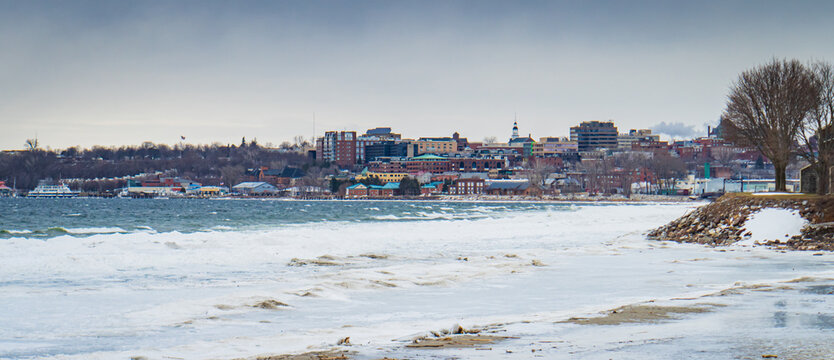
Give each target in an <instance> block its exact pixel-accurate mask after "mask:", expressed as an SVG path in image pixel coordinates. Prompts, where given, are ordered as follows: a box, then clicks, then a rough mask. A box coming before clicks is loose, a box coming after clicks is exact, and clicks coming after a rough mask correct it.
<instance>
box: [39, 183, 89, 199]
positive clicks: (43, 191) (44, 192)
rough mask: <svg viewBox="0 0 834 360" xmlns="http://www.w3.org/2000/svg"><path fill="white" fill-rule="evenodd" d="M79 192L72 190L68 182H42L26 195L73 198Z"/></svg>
mask: <svg viewBox="0 0 834 360" xmlns="http://www.w3.org/2000/svg"><path fill="white" fill-rule="evenodd" d="M78 194H79V192H78V191H72V190H70V188H69V186H67V185H66V184H58V185H47V184H44V183H41V184H39V185H38V187H36V188H35V190H32V191H30V192H29V194H28V195H26V196H27V197H32V198H72V197H76V196H78Z"/></svg>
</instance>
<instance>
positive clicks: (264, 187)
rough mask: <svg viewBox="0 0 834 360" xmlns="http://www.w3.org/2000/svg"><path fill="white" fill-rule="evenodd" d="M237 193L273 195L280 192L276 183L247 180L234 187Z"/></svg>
mask: <svg viewBox="0 0 834 360" xmlns="http://www.w3.org/2000/svg"><path fill="white" fill-rule="evenodd" d="M232 190H233V191H234V192H235V193H238V194H241V195H273V194H275V193H276V192H278V188H277V187H275V185H272V184H270V183H266V182H263V181H247V182H242V183H240V184H237V185H235V186H233V187H232Z"/></svg>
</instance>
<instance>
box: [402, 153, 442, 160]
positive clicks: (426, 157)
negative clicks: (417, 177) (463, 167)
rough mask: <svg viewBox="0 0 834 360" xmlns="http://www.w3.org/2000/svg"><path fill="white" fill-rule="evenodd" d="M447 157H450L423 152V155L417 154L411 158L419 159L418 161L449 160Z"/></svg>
mask: <svg viewBox="0 0 834 360" xmlns="http://www.w3.org/2000/svg"><path fill="white" fill-rule="evenodd" d="M447 159H448V158H445V157H442V156H437V155H432V154H423V155H420V156H415V157H413V158H411V160H417V161H437V160H447Z"/></svg>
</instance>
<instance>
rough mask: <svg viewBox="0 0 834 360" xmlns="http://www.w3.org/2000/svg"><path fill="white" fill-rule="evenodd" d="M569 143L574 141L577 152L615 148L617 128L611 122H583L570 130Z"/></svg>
mask: <svg viewBox="0 0 834 360" xmlns="http://www.w3.org/2000/svg"><path fill="white" fill-rule="evenodd" d="M570 141H576V143H577V145H578V148H579V151H594V150H599V149H616V148H617V127H616V126H614V123H613V122H611V121H605V122H602V121H583V122H582V123H581V124H579V125H578V126H574V127H571V128H570Z"/></svg>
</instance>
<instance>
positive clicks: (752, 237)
mask: <svg viewBox="0 0 834 360" xmlns="http://www.w3.org/2000/svg"><path fill="white" fill-rule="evenodd" d="M648 237H649V238H651V239H655V240H671V241H677V242H691V243H699V244H707V245H712V246H723V245H731V244H737V245H755V244H757V243H759V244H763V245H768V246H771V247H775V248H779V249H787V250H829V251H833V250H834V196H816V195H803V194H794V195H784V194H780V195H779V196H763V195H749V194H728V195H724V196H722V197H721V198H719V199H717V200H716V201H715V202H713V203H710V204H708V205H705V206H702V207H699V208H697V209H695V210H694V211H692V212H690V213H689V214H686V215H684V216H682V217H681V218H678V219H677V220H674V221H672V222H671V223H669V224H667V225H665V226H662V227H660V228H657V229H655V230H652V231H650V232H649V233H648Z"/></svg>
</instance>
